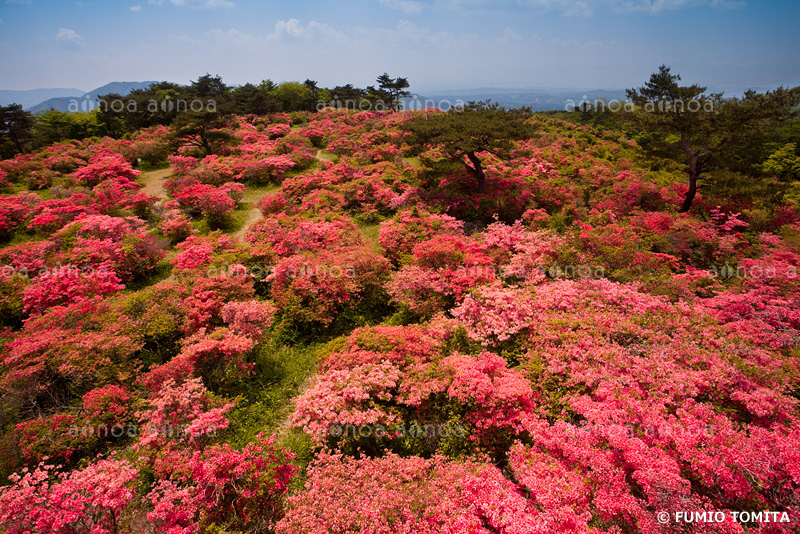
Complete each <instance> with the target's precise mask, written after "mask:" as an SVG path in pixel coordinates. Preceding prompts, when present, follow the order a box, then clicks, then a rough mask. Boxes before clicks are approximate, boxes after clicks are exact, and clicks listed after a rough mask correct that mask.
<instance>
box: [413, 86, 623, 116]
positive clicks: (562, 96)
mask: <svg viewBox="0 0 800 534" xmlns="http://www.w3.org/2000/svg"><path fill="white" fill-rule="evenodd" d="M403 100H404V102H405V104H406V107H407V108H409V109H415V108H419V107H422V108H428V107H441V108H442V109H447V106H448V104H449V105H450V106H457V105H458V104H459V102H463V103H467V102H469V101H476V102H477V101H482V100H491V101H492V102H497V103H498V104H500V105H501V106H503V107H504V108H509V109H510V108H519V107H530V108H531V109H532V110H533V111H551V110H560V111H565V110H566V109H567V108H571V107H573V106H577V105H579V104H580V103H581V102H582V101H584V100H588V101H589V102H592V103H594V102H595V101H598V100H604V101H606V102H612V101H615V100H616V101H618V102H622V101H624V100H625V90H624V89H593V90H587V89H583V90H581V89H498V88H481V89H465V90H450V91H435V92H432V93H431V94H428V95H425V96H421V95H420V96H417V95H415V97H414V98H411V99H403Z"/></svg>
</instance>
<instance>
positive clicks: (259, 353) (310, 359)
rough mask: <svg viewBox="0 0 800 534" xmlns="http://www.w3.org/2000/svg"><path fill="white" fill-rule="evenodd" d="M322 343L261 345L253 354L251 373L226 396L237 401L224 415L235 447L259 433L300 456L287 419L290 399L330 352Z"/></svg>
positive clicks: (297, 435) (301, 444)
mask: <svg viewBox="0 0 800 534" xmlns="http://www.w3.org/2000/svg"><path fill="white" fill-rule="evenodd" d="M327 347H328V344H326V343H313V344H309V345H293V346H290V345H283V344H279V343H277V342H275V341H270V342H267V343H262V344H260V345H258V346H257V347H256V348H255V349H254V351H255V354H254V360H255V364H256V366H255V373H254V374H253V375H252V376H251V377H250V378H248V379H246V380H244V381H242V382H240V383H239V384H238V385H237V386H236V387H235V388H234V389H233V390H232V391H225V392H223V394H224V395H225V396H226V397H230V396H234V395H236V396H238V397H239V402H238V404H237V405H236V407H235V408H234V409H233V410H231V412H229V414H228V418H229V420H230V426H229V427H228V432H227V433H228V436H229V437H230V439H231V442H232V443H233V444H235V445H236V446H239V447H241V446H244V445H246V444H247V443H250V442H252V441H253V440H255V437H256V436H257V435H258V433H259V432H264V433H266V434H267V435H272V434H277V435H278V441H279V442H281V444H283V445H286V446H289V447H290V448H292V449H293V450H295V448H296V449H297V450H296V452H298V453H300V452H302V451H304V450H305V448H306V447H307V445H306V442H307V438H305V437H304V435H303V433H302V432H297V431H292V430H291V428H290V427H289V424H288V418H289V416H290V415H291V413H292V412H293V411H294V404H293V403H292V399H293V398H294V397H296V396H297V395H299V394H300V393H301V391H302V388H303V387H304V386H307V384H308V383H309V381H310V379H311V377H312V376H314V374H315V372H316V368H317V363H318V362H319V360H320V359H322V358H323V357H324V356H325V355H326V354H327V353H328V352H329V350H330V349H328V348H327Z"/></svg>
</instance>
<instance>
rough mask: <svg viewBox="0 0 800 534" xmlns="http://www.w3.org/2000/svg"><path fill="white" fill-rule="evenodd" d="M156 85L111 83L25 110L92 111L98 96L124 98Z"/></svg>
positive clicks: (148, 83) (53, 99) (151, 83)
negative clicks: (114, 95)
mask: <svg viewBox="0 0 800 534" xmlns="http://www.w3.org/2000/svg"><path fill="white" fill-rule="evenodd" d="M154 83H158V82H154V81H150V82H111V83H107V84H106V85H104V86H102V87H98V88H97V89H93V90H91V91H89V92H88V93H80V94H78V95H74V94H72V95H69V94H67V95H62V96H58V97H54V98H49V99H47V100H45V101H44V102H40V103H39V104H35V105H32V106H29V107H27V108H25V110H26V111H30V112H32V113H36V112H37V111H47V110H48V109H55V110H57V111H91V110H92V109H94V108H96V107H97V97H98V96H102V95H107V94H110V93H116V94H119V95H123V96H124V95H127V94H128V93H130V92H131V91H133V90H134V89H147V88H148V87H150V86H151V85H153V84H154Z"/></svg>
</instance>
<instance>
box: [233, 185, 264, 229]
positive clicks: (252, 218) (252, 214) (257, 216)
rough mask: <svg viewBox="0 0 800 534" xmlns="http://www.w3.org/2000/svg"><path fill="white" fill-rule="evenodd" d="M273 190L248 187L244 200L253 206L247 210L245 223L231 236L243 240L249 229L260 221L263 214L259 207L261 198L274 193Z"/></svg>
mask: <svg viewBox="0 0 800 534" xmlns="http://www.w3.org/2000/svg"><path fill="white" fill-rule="evenodd" d="M273 192H274V191H273V190H268V191H265V190H264V189H246V190H245V192H244V196H243V197H242V202H247V203H248V204H252V207H251V208H250V210H249V211H248V212H247V216H246V217H245V219H244V223H243V224H242V226H241V227H240V228H239V229H238V230H236V231H235V232H233V233H232V234H231V237H235V238H236V239H239V240H241V239H242V238H243V237H244V235H245V234H246V233H247V231H248V230H249V229H250V227H251V226H253V225H254V224H255V223H257V222H258V221H260V220H261V219H262V218H263V216H262V215H261V210H260V209H258V207H257V206H258V203H259V202H261V199H262V198H264V197H265V196H267V195H269V194H272V193H273Z"/></svg>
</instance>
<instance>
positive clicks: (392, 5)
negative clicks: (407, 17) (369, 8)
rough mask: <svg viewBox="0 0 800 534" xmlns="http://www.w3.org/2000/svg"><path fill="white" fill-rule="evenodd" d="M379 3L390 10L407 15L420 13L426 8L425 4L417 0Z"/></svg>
mask: <svg viewBox="0 0 800 534" xmlns="http://www.w3.org/2000/svg"><path fill="white" fill-rule="evenodd" d="M378 3H379V4H380V5H382V6H384V7H386V8H388V9H395V10H397V11H403V12H405V13H419V12H420V11H422V8H423V7H425V4H423V3H422V2H418V1H417V0H378Z"/></svg>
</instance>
